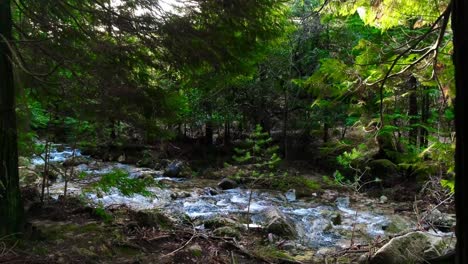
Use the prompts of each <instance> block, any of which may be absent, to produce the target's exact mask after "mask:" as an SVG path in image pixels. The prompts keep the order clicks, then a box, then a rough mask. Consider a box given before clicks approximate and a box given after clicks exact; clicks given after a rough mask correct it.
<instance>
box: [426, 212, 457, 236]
mask: <svg viewBox="0 0 468 264" xmlns="http://www.w3.org/2000/svg"><path fill="white" fill-rule="evenodd" d="M425 215H426V217H425V220H426V222H428V224H430V225H432V226H434V227H435V228H437V229H439V230H440V231H442V232H449V231H453V230H454V228H455V224H456V218H455V215H451V214H445V213H442V212H441V211H439V210H438V209H433V210H430V211H428V212H426V213H425Z"/></svg>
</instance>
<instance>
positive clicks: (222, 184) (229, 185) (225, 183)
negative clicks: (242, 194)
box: [218, 178, 238, 190]
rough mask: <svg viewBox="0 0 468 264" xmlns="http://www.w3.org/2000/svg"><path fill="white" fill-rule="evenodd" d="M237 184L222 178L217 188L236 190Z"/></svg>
mask: <svg viewBox="0 0 468 264" xmlns="http://www.w3.org/2000/svg"><path fill="white" fill-rule="evenodd" d="M237 186H238V184H237V182H236V181H234V180H231V179H228V178H224V179H222V180H221V181H220V182H219V183H218V187H219V188H221V189H222V190H229V189H234V188H237Z"/></svg>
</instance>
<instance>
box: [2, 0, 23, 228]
mask: <svg viewBox="0 0 468 264" xmlns="http://www.w3.org/2000/svg"><path fill="white" fill-rule="evenodd" d="M11 32H12V20H11V9H10V1H9V0H1V1H0V164H1V165H0V168H1V170H0V235H2V234H11V233H14V232H18V231H19V230H20V229H21V226H22V219H23V213H22V210H23V207H22V205H21V198H20V189H19V175H18V147H17V131H16V112H15V87H14V80H13V66H12V62H11V59H12V56H11V50H10V44H9V43H10V42H11V40H12V33H11Z"/></svg>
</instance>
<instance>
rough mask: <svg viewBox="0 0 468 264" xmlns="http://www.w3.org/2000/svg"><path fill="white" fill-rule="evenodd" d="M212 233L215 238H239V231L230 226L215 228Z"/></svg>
mask: <svg viewBox="0 0 468 264" xmlns="http://www.w3.org/2000/svg"><path fill="white" fill-rule="evenodd" d="M213 233H214V234H215V235H217V236H222V237H235V238H240V236H241V234H240V232H239V230H237V229H236V228H234V227H230V226H223V227H220V228H217V229H215V230H214V231H213Z"/></svg>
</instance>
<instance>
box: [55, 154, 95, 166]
mask: <svg viewBox="0 0 468 264" xmlns="http://www.w3.org/2000/svg"><path fill="white" fill-rule="evenodd" d="M81 164H86V165H88V164H89V160H88V159H87V158H85V157H82V156H76V157H72V158H68V159H67V160H65V161H64V162H63V163H62V165H63V166H64V167H74V166H78V165H81Z"/></svg>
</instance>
